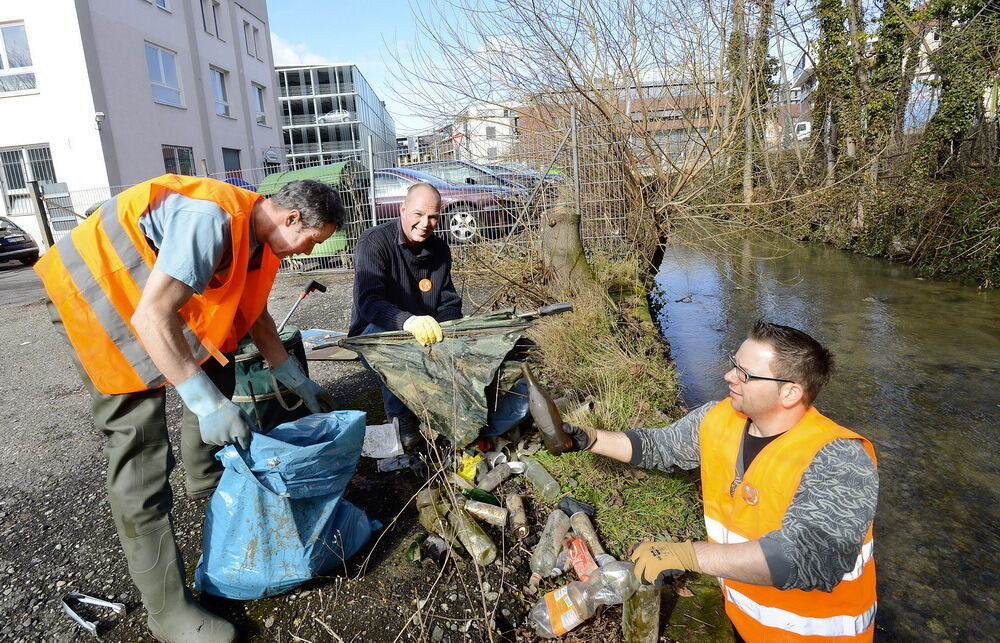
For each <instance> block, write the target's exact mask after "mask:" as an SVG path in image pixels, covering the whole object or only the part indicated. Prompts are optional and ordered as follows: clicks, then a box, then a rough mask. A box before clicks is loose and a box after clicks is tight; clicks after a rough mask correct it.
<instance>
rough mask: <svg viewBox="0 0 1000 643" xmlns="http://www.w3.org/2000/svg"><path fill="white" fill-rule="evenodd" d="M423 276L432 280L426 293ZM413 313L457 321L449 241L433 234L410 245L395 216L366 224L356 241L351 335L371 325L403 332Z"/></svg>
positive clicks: (459, 302)
mask: <svg viewBox="0 0 1000 643" xmlns="http://www.w3.org/2000/svg"><path fill="white" fill-rule="evenodd" d="M423 279H427V280H428V281H429V282H430V284H429V285H430V290H428V291H427V292H422V291H421V290H420V285H419V284H420V282H421V280H423ZM425 283H426V282H425ZM411 315H430V316H432V317H434V318H435V319H436V320H438V321H439V322H443V321H448V320H451V319H459V318H460V317H461V316H462V298H461V297H460V296H459V295H458V292H456V291H455V284H453V283H452V281H451V250H450V249H449V248H448V244H447V243H445V242H444V240H443V239H441V238H439V237H437V236H431V238H429V239H428V240H427V241H425V242H423V243H421V244H418V245H415V246H409V245H407V244H406V241H405V237H404V236H403V229H402V228H401V227H400V225H399V219H393V220H392V221H386V222H385V223H382V224H380V225H377V226H375V227H374V228H368V229H367V230H365V231H364V232H362V233H361V237H360V238H359V239H358V245H357V248H356V249H355V251H354V310H353V311H352V312H351V328H350V330H348V335H352V336H353V335H360V334H361V332H362V331H363V330H364V329H365V327H366V326H367V325H368V324H370V323H374V324H376V325H378V326H381V327H382V328H384V329H386V330H400V329H402V328H403V322H405V321H406V320H407V318H408V317H410V316H411Z"/></svg>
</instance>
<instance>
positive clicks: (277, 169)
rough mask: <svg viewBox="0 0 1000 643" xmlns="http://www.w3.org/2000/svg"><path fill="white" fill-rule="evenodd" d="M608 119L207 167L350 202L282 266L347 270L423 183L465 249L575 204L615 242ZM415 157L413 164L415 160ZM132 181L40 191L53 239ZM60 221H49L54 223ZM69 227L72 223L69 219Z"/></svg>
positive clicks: (519, 236) (618, 229)
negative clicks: (314, 241) (332, 158)
mask: <svg viewBox="0 0 1000 643" xmlns="http://www.w3.org/2000/svg"><path fill="white" fill-rule="evenodd" d="M608 132H609V128H608V127H606V126H579V127H577V126H575V125H574V124H573V123H572V122H570V123H568V126H567V127H566V128H564V129H561V130H552V131H541V132H523V131H513V130H512V131H510V132H508V133H500V134H497V133H495V130H494V131H491V132H490V134H489V136H488V137H486V138H485V140H484V141H482V143H485V144H480V145H478V146H477V145H473V144H470V141H469V140H468V139H463V140H462V141H461V142H460V143H452V144H447V145H435V146H433V148H432V149H433V152H434V153H423V154H421V155H420V156H419V159H416V158H414V155H413V154H412V153H411V152H403V153H402V154H397V153H395V152H393V153H387V154H375V155H372V154H364V153H363V154H357V153H354V154H351V155H345V156H343V157H341V158H339V159H338V162H337V163H334V164H332V165H331V164H326V165H318V164H317V165H309V164H304V163H302V162H301V161H296V162H295V165H294V166H290V165H287V164H286V165H275V164H272V165H269V166H268V167H261V168H250V169H243V170H238V171H227V172H222V173H217V174H212V175H211V176H213V177H214V178H217V179H220V180H225V181H228V182H230V183H233V184H236V185H239V186H241V187H245V188H247V189H251V190H256V191H260V192H261V193H263V194H273V193H274V192H275V191H277V189H279V188H280V186H281V185H283V184H284V183H287V182H288V181H291V180H295V179H298V178H312V179H316V180H321V181H324V182H326V183H330V184H332V185H334V186H336V187H337V188H338V189H339V190H340V192H341V195H342V197H343V199H344V202H345V205H347V207H348V220H347V222H346V225H345V226H344V227H343V228H342V229H341V230H339V231H338V232H337V233H336V234H335V235H334V236H333V237H332V238H331V239H330V240H328V241H327V242H325V243H323V244H320V245H317V246H316V247H315V248H314V249H313V251H312V253H311V254H310V255H308V256H305V255H302V256H294V257H291V258H288V259H285V260H284V261H283V263H282V267H281V271H282V272H306V271H339V270H350V269H351V268H352V263H353V254H354V248H355V245H356V243H357V240H358V238H359V236H360V235H361V233H362V232H363V231H364V230H365V229H367V228H369V227H371V226H373V225H377V224H379V223H383V222H385V221H389V220H391V219H394V218H395V217H398V216H399V208H400V204H401V203H402V202H403V199H404V198H405V196H406V190H407V188H408V187H409V186H410V185H412V184H413V183H415V182H417V181H420V180H428V181H430V182H432V183H434V184H435V185H436V186H437V187H438V189H439V191H440V192H441V195H442V214H441V220H440V224H439V226H438V229H437V231H436V234H437V235H438V236H440V237H441V238H443V239H444V240H446V241H447V242H448V244H449V245H450V246H452V248H454V249H455V250H456V251H457V252H456V254H459V255H460V254H461V249H462V248H476V247H482V246H495V247H496V248H497V250H498V251H503V250H504V249H505V248H509V247H510V246H511V245H525V244H532V243H535V242H536V241H537V239H538V233H539V230H540V226H541V225H544V224H545V219H546V218H545V216H544V213H545V212H546V211H550V210H551V209H552V208H555V207H572V208H579V209H580V212H581V216H582V228H581V231H582V234H583V237H584V239H585V241H586V240H591V241H593V240H598V239H611V240H615V239H621V237H622V234H623V228H624V224H625V211H626V205H627V204H626V201H625V189H624V172H623V168H622V166H621V160H620V159H621V156H620V155H616V154H614V153H613V150H612V149H611V148H613V147H614V145H617V144H619V143H620V142H617V141H609V140H608ZM414 161H416V162H414ZM126 187H128V186H112V187H106V188H94V189H89V190H73V191H66V192H65V193H64V194H61V195H60V196H58V197H48V196H47V197H46V198H45V202H46V206H47V209H48V215H49V218H50V220H52V221H53V224H54V223H55V221H56V219H59V220H60V221H62V223H61V224H60V225H59V226H58V227H59V228H60V230H59V232H56V230H55V229H54V230H53V232H54V236H55V237H56V239H57V240H58V238H59V236H60V235H61V234H65V230H66V229H68V228H67V225H66V223H65V222H66V221H67V220H68V221H71V222H73V224H74V225H75V222H76V221H79V220H82V219H83V218H85V217H86V216H87V215H89V213H90V212H91V211H92V210H93V209H95V208H96V207H98V206H99V205H100V204H101V203H103V202H104V201H106V200H107V199H110V198H111V197H112V196H114V195H116V194H118V193H119V192H121V191H122V190H124V189H125V188H126ZM55 227H56V226H55V225H54V228H55ZM70 227H71V226H70Z"/></svg>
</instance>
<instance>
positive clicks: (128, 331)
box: [58, 199, 167, 388]
mask: <svg viewBox="0 0 1000 643" xmlns="http://www.w3.org/2000/svg"><path fill="white" fill-rule="evenodd" d="M103 207H104V209H110V210H113V211H117V201H116V200H115V199H112V200H111V201H108V202H107V203H105V204H104V206H103ZM128 243H129V245H132V244H131V242H128ZM58 245H59V255H60V257H61V258H62V262H63V266H65V268H66V272H68V273H69V276H70V278H71V279H72V280H73V282H74V283H75V284H76V287H77V290H79V291H80V294H81V295H82V296H83V298H84V299H85V300H86V302H87V303H88V304H90V308H91V309H92V310H93V311H94V315H95V316H96V317H97V321H98V322H99V323H100V324H101V327H102V328H104V332H106V333H107V334H108V337H110V338H111V341H113V342H114V343H115V345H116V346H117V347H118V350H120V351H121V352H122V355H124V356H125V359H126V360H127V361H128V363H129V365H130V366H131V367H132V370H134V371H135V372H136V374H137V375H138V376H139V379H141V380H142V381H143V383H145V385H146V386H147V387H148V388H156V387H158V386H162V385H163V384H164V383H166V381H167V380H166V378H164V377H163V374H162V373H160V369H158V368H157V367H156V365H155V364H153V360H151V359H150V358H149V354H148V353H147V352H146V349H145V348H144V347H143V346H142V344H141V343H140V342H139V339H138V338H137V337H136V336H135V334H134V333H133V331H132V328H131V326H130V325H129V324H127V323H126V322H125V320H123V319H122V317H121V315H119V314H118V310H117V309H116V308H115V306H114V304H112V303H111V300H110V299H108V296H107V294H105V292H104V290H103V289H102V288H101V286H100V285H99V284H98V283H97V280H96V279H94V275H93V274H92V273H91V272H90V268H88V267H87V264H86V262H84V260H83V257H81V256H80V253H79V251H78V250H77V249H76V246H75V245H73V242H72V240H71V239H70V237H69V235H67V236H65V237H63V239H62V240H60V242H59V244H58ZM140 261H141V259H140ZM143 265H145V264H143Z"/></svg>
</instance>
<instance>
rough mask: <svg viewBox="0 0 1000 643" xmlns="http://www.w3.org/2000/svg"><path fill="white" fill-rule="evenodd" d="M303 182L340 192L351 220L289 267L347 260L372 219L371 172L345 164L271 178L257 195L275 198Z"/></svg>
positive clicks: (356, 165)
mask: <svg viewBox="0 0 1000 643" xmlns="http://www.w3.org/2000/svg"><path fill="white" fill-rule="evenodd" d="M302 179H312V180H314V181H320V182H322V183H326V184H328V185H332V186H333V187H335V188H337V190H338V191H339V192H340V198H341V199H342V200H343V202H344V207H345V208H346V209H347V220H346V221H345V222H344V226H343V227H342V228H341V229H340V230H338V231H337V232H335V233H334V234H333V236H332V237H330V238H329V239H327V240H326V241H324V242H323V243H321V244H319V245H317V246H316V247H315V248H313V251H312V253H311V254H309V255H294V256H292V257H291V259H292V260H293V261H291V262H289V267H292V268H295V267H300V266H308V265H311V264H312V263H315V262H312V261H310V260H312V259H321V258H323V257H336V256H343V255H344V254H345V253H347V252H349V251H350V250H351V249H352V246H353V241H354V240H356V239H357V237H358V234H359V233H360V232H361V229H363V228H364V227H365V226H366V224H367V223H368V221H370V219H371V215H370V213H369V211H368V171H367V170H366V169H365V167H364V166H363V165H361V164H360V163H358V162H357V161H341V162H339V163H331V164H329V165H316V166H313V167H307V168H302V169H301V170H290V171H288V172H277V173H275V174H269V175H268V176H267V177H265V179H264V180H263V181H261V184H260V186H259V187H258V188H257V191H258V192H260V193H261V194H263V195H265V196H271V195H272V194H275V193H277V192H278V190H280V189H281V188H282V187H283V186H284V185H285V184H287V183H290V182H292V181H299V180H302ZM342 258H343V257H342ZM341 263H343V262H341ZM324 267H335V266H332V265H330V266H324Z"/></svg>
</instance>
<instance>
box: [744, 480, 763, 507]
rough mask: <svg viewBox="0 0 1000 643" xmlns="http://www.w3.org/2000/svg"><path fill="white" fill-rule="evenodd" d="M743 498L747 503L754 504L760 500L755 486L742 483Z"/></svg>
mask: <svg viewBox="0 0 1000 643" xmlns="http://www.w3.org/2000/svg"><path fill="white" fill-rule="evenodd" d="M743 500H744V501H746V503H747V504H748V505H755V504H757V503H758V502H760V493H759V492H758V491H757V489H756V488H755V487H752V486H750V485H748V484H744V485H743Z"/></svg>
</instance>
